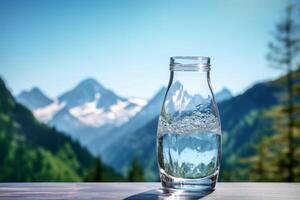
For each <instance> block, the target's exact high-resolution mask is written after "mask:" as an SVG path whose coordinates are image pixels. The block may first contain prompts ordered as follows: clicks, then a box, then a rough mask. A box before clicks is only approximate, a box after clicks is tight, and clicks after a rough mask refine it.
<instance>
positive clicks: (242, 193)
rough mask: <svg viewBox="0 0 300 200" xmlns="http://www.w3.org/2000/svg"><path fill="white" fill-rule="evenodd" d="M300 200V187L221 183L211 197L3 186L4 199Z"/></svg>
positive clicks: (84, 186)
mask: <svg viewBox="0 0 300 200" xmlns="http://www.w3.org/2000/svg"><path fill="white" fill-rule="evenodd" d="M199 198H201V199H203V200H211V199H220V200H221V199H222V200H250V199H251V200H252V199H256V200H257V199H258V200H259V199H266V200H275V199H276V200H277V199H278V200H289V199H293V200H294V199H295V200H296V199H297V200H300V183H218V184H217V187H216V189H215V191H213V192H212V193H210V194H199V193H186V194H183V193H180V192H173V193H170V192H166V191H163V190H162V189H161V185H160V183H0V199H5V200H10V199H17V200H18V199H41V200H43V199H88V200H90V199H127V200H130V199H146V200H147V199H199Z"/></svg>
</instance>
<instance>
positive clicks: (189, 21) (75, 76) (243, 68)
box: [0, 0, 286, 98]
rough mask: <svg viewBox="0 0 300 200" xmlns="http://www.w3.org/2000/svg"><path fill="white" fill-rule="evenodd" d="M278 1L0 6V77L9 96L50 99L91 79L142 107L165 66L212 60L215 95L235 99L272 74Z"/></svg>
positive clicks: (112, 0)
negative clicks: (175, 59) (35, 94)
mask: <svg viewBox="0 0 300 200" xmlns="http://www.w3.org/2000/svg"><path fill="white" fill-rule="evenodd" d="M285 2H286V1H284V0H264V1H261V0H248V1H246V0H226V1H225V0H207V1H204V0H193V1H192V0H186V1H182V0H172V1H167V0H164V1H163V0H161V1H159V0H107V1H101V0H99V1H91V0H88V1H71V0H69V1H67V0H62V1H59V0H49V1H46V0H44V1H38V0H36V1H29V0H22V1H15V0H12V1H2V0H0V76H2V77H3V78H4V79H5V80H6V81H7V83H8V85H9V87H10V88H11V90H12V91H13V93H14V94H17V93H19V92H20V91H21V90H23V89H30V88H31V87H33V86H38V87H40V88H41V89H42V90H43V91H44V92H45V93H46V94H48V95H49V96H51V97H55V96H57V95H59V94H61V93H62V92H64V91H66V90H68V89H71V88H72V87H74V86H75V85H76V84H77V83H78V82H79V81H81V80H82V79H84V78H88V77H94V78H96V79H97V80H98V81H99V82H101V83H102V84H103V85H104V86H106V87H108V88H110V89H112V90H114V91H115V92H116V93H118V94H120V95H123V96H137V97H144V98H150V97H151V96H152V95H153V94H154V93H155V92H156V91H157V90H158V89H159V88H160V87H161V86H162V85H166V84H167V82H168V78H169V69H168V63H169V57H170V56H174V55H204V56H210V57H211V58H212V72H211V77H212V84H213V88H214V89H215V91H217V90H219V89H221V88H222V87H228V88H229V89H230V90H232V91H233V92H234V93H235V94H238V93H240V92H242V91H244V90H245V89H246V88H247V87H249V86H251V85H253V84H254V83H255V82H258V81H262V80H268V79H272V78H275V77H277V76H279V75H280V74H281V72H279V71H276V70H274V69H272V68H269V67H268V63H267V61H266V60H265V55H266V53H267V43H268V41H269V40H270V37H271V36H270V33H271V31H272V30H274V26H275V23H276V22H277V21H278V20H279V19H280V17H281V16H282V11H283V7H284V6H285Z"/></svg>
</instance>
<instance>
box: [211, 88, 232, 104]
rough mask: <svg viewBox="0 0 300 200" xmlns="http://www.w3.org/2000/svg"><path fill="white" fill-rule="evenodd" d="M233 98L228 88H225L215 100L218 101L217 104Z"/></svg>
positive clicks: (217, 94)
mask: <svg viewBox="0 0 300 200" xmlns="http://www.w3.org/2000/svg"><path fill="white" fill-rule="evenodd" d="M231 98H232V93H231V91H230V90H229V89H227V88H223V89H222V90H221V91H219V92H218V93H216V95H215V99H216V101H217V102H222V101H226V100H228V99H231Z"/></svg>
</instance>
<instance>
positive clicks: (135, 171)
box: [127, 159, 145, 182]
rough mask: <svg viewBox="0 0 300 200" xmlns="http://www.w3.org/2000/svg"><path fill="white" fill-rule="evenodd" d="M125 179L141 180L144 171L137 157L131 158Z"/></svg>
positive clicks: (142, 179)
mask: <svg viewBox="0 0 300 200" xmlns="http://www.w3.org/2000/svg"><path fill="white" fill-rule="evenodd" d="M127 180H128V181H131V182H143V181H144V180H145V179H144V172H143V169H142V166H141V165H140V163H139V161H138V160H137V159H133V160H132V162H131V165H130V167H129V170H128V175H127Z"/></svg>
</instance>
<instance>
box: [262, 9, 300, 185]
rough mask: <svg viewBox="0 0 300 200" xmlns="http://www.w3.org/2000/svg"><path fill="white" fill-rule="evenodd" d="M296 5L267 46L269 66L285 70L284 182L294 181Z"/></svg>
mask: <svg viewBox="0 0 300 200" xmlns="http://www.w3.org/2000/svg"><path fill="white" fill-rule="evenodd" d="M295 9H296V5H289V6H287V8H286V12H285V17H284V19H283V20H282V21H281V22H280V23H278V25H277V26H276V32H275V33H274V34H273V36H274V41H273V42H271V43H270V44H269V49H270V52H269V54H268V56H267V57H268V59H269V61H270V63H271V66H272V67H273V68H276V69H281V70H285V71H286V73H287V75H286V81H285V83H286V87H287V105H286V107H285V108H283V109H282V112H281V113H279V114H280V115H281V116H282V117H287V118H288V121H287V123H286V127H287V130H286V134H287V162H286V167H287V177H286V181H288V182H291V181H294V177H295V176H294V167H295V166H294V164H295V144H294V141H295V138H294V137H295V136H294V126H295V114H296V110H295V93H294V87H295V84H296V83H295V81H294V80H293V70H295V66H296V64H297V63H296V62H297V61H299V52H300V37H299V27H298V25H297V22H296V20H295V19H294V18H295V13H296V12H295Z"/></svg>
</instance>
